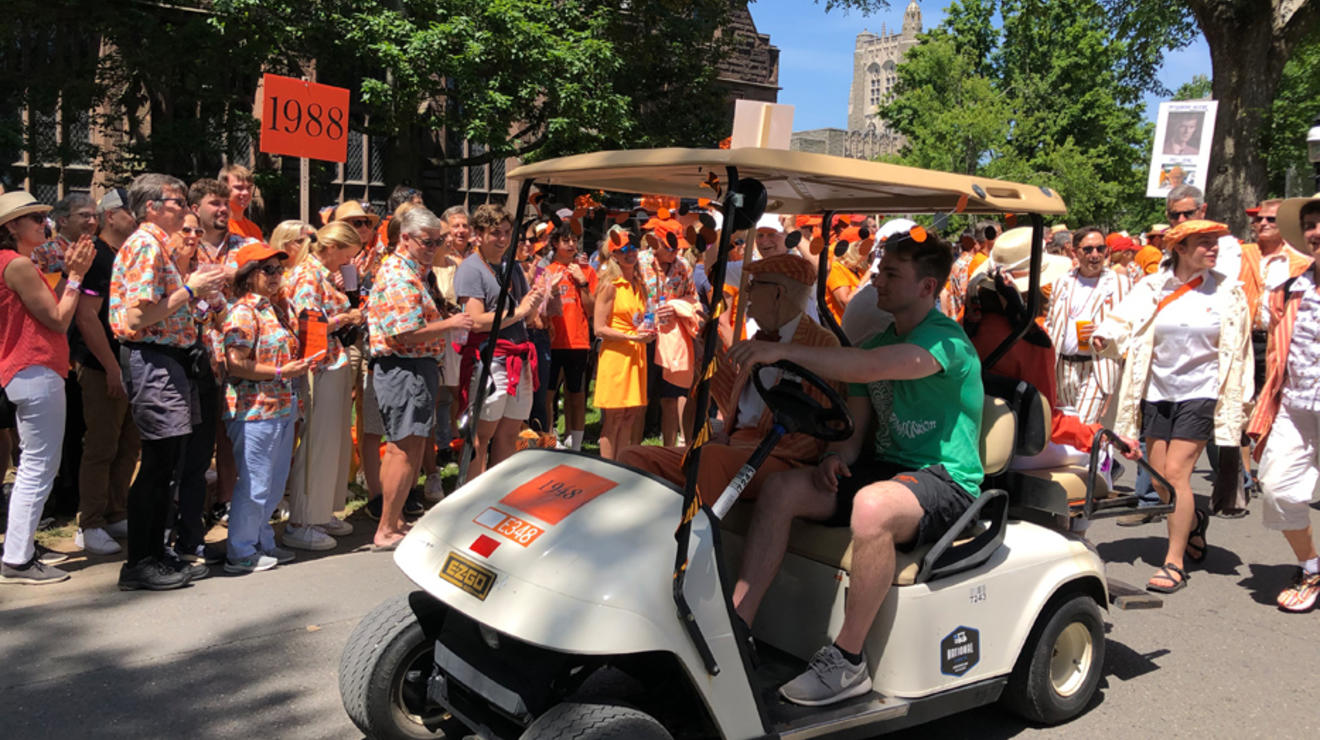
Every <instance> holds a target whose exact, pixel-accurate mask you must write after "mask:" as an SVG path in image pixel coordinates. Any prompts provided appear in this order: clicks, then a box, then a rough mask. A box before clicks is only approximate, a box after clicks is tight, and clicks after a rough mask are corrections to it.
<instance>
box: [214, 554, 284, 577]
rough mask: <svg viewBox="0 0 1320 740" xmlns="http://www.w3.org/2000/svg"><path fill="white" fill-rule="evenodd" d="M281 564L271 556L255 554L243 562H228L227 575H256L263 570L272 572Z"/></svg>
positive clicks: (226, 564)
mask: <svg viewBox="0 0 1320 740" xmlns="http://www.w3.org/2000/svg"><path fill="white" fill-rule="evenodd" d="M279 564H280V562H279V561H278V560H276V559H275V558H272V557H271V556H269V555H262V554H261V553H254V554H253V555H250V556H248V557H246V558H243V559H242V560H226V561H225V572H226V573H255V572H257V571H262V570H270V569H271V568H274V567H275V566H277V565H279Z"/></svg>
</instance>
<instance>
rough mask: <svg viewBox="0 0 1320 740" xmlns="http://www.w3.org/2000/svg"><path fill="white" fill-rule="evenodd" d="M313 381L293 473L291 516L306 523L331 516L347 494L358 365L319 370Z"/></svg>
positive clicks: (303, 523)
mask: <svg viewBox="0 0 1320 740" xmlns="http://www.w3.org/2000/svg"><path fill="white" fill-rule="evenodd" d="M308 386H309V392H308V394H307V395H308V401H307V418H306V419H305V420H304V421H303V425H302V442H301V443H300V444H299V445H298V452H297V454H295V455H294V457H293V471H292V472H291V473H290V478H289V481H290V485H289V503H290V508H291V511H290V514H289V521H290V522H293V523H296V524H298V525H300V526H304V527H305V526H309V525H313V524H325V523H326V522H328V521H330V517H331V516H333V515H334V512H335V511H338V510H339V509H342V508H344V505H345V504H346V503H347V500H348V464H349V461H350V460H351V459H352V455H353V442H352V438H351V437H350V436H349V426H350V425H351V424H352V411H353V402H352V394H353V371H352V369H351V368H350V367H349V366H347V365H345V366H344V367H341V368H339V369H337V370H322V371H317V372H315V373H312V375H311V380H310V381H309V384H308Z"/></svg>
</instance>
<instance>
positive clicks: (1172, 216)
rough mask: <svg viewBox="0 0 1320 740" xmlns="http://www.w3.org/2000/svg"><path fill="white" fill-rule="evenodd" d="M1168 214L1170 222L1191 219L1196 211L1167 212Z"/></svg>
mask: <svg viewBox="0 0 1320 740" xmlns="http://www.w3.org/2000/svg"><path fill="white" fill-rule="evenodd" d="M1168 214H1169V218H1170V219H1171V220H1173V221H1177V220H1178V219H1180V218H1191V217H1192V216H1195V215H1196V209H1195V208H1193V209H1192V210H1190V211H1168Z"/></svg>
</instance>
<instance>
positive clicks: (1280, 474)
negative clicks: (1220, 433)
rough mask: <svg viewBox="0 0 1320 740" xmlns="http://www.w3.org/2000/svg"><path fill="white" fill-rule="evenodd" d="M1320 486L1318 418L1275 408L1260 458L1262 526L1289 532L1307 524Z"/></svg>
mask: <svg viewBox="0 0 1320 740" xmlns="http://www.w3.org/2000/svg"><path fill="white" fill-rule="evenodd" d="M1318 482H1320V414H1317V413H1315V412H1312V411H1302V410H1300V409H1290V408H1288V407H1287V406H1284V405H1280V406H1279V415H1278V416H1276V417H1274V425H1273V426H1271V427H1270V436H1269V439H1267V440H1265V452H1264V453H1263V454H1262V455H1261V458H1260V486H1261V489H1262V490H1263V491H1264V494H1265V495H1264V497H1263V498H1264V501H1263V505H1262V506H1261V509H1262V510H1263V514H1262V519H1261V521H1262V523H1263V524H1264V525H1265V526H1266V528H1268V529H1279V530H1284V531H1293V530H1299V529H1306V528H1307V526H1308V525H1310V523H1311V507H1310V504H1311V499H1312V498H1314V497H1315V486H1316V483H1318Z"/></svg>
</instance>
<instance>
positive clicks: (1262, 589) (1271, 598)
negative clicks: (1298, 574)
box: [1238, 564, 1297, 606]
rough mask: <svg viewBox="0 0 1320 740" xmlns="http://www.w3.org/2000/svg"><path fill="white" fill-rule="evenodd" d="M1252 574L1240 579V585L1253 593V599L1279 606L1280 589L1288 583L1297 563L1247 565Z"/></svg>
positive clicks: (1267, 604)
mask: <svg viewBox="0 0 1320 740" xmlns="http://www.w3.org/2000/svg"><path fill="white" fill-rule="evenodd" d="M1247 567H1248V568H1250V569H1251V575H1249V576H1247V577H1246V578H1243V579H1242V580H1240V581H1238V585H1239V586H1241V587H1243V588H1245V589H1247V591H1249V592H1250V593H1251V600H1252V601H1254V602H1256V603H1257V604H1263V605H1265V606H1277V604H1278V602H1277V601H1276V599H1277V598H1278V596H1279V591H1280V590H1281V589H1282V588H1283V587H1284V586H1286V585H1288V579H1289V578H1290V577H1291V576H1292V574H1293V572H1294V571H1296V570H1297V566H1296V565H1292V564H1289V565H1257V564H1252V565H1249V566H1247Z"/></svg>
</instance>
